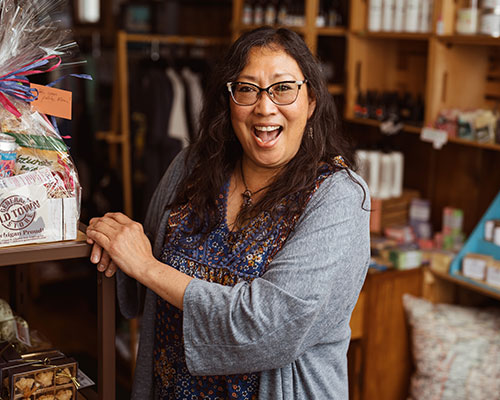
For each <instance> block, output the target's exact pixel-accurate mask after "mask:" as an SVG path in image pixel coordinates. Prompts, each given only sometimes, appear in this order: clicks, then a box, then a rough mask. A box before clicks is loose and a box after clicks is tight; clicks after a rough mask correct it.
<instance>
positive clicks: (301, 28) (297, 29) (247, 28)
mask: <svg viewBox="0 0 500 400" xmlns="http://www.w3.org/2000/svg"><path fill="white" fill-rule="evenodd" d="M261 26H264V25H256V24H241V25H240V26H239V27H238V30H240V31H242V32H246V31H251V30H252V29H257V28H260V27H261ZM272 26H273V27H274V28H287V29H290V30H291V31H294V32H297V33H301V34H303V33H304V31H305V29H306V28H305V26H290V25H272Z"/></svg>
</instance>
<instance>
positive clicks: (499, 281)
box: [486, 260, 500, 287]
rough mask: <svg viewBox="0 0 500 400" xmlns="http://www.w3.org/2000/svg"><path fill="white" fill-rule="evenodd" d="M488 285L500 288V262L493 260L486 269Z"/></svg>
mask: <svg viewBox="0 0 500 400" xmlns="http://www.w3.org/2000/svg"><path fill="white" fill-rule="evenodd" d="M486 283H487V284H488V285H492V286H496V287H500V261H498V260H493V261H491V262H490V263H489V264H488V266H487V267H486Z"/></svg>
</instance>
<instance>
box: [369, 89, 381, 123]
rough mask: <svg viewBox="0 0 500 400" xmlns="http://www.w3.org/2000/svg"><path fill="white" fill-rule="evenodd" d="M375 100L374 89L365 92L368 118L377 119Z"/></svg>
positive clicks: (376, 99)
mask: <svg viewBox="0 0 500 400" xmlns="http://www.w3.org/2000/svg"><path fill="white" fill-rule="evenodd" d="M377 101H378V93H377V91H376V90H368V92H367V94H366V108H367V111H368V118H370V119H377Z"/></svg>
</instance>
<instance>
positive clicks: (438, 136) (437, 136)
mask: <svg viewBox="0 0 500 400" xmlns="http://www.w3.org/2000/svg"><path fill="white" fill-rule="evenodd" d="M420 140H422V141H424V142H431V143H432V146H433V147H434V148H435V149H436V150H439V149H441V148H442V147H443V145H444V144H445V143H446V142H447V141H448V133H447V132H446V131H443V130H441V129H432V128H423V129H422V131H421V132H420Z"/></svg>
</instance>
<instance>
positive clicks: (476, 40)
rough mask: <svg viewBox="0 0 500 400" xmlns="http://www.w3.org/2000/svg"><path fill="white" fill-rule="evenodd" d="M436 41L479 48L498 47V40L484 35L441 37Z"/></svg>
mask: <svg viewBox="0 0 500 400" xmlns="http://www.w3.org/2000/svg"><path fill="white" fill-rule="evenodd" d="M436 37H437V38H438V40H440V41H442V42H445V43H450V44H467V45H480V46H500V38H495V37H491V36H486V35H470V36H468V35H442V36H436Z"/></svg>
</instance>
